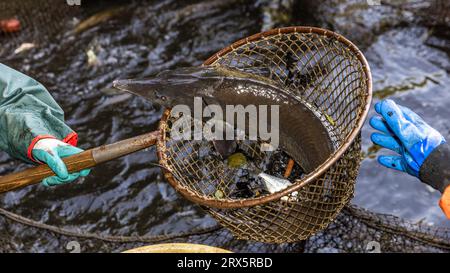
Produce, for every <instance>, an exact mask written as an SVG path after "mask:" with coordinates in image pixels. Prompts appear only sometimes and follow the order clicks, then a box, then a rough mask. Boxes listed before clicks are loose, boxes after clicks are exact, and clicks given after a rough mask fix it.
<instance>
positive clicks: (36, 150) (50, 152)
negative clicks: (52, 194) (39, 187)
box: [32, 138, 90, 186]
mask: <svg viewBox="0 0 450 273" xmlns="http://www.w3.org/2000/svg"><path fill="white" fill-rule="evenodd" d="M82 151H83V150H82V149H80V148H77V147H75V146H72V145H69V144H67V143H64V142H62V141H60V140H57V139H52V138H45V139H41V140H39V141H38V142H37V143H36V144H35V145H34V147H33V150H32V155H33V158H34V159H36V160H38V161H40V162H42V163H45V164H47V165H48V166H49V167H50V169H52V171H53V172H54V173H55V174H56V176H52V177H48V178H45V179H44V180H43V181H42V183H43V184H44V185H45V186H54V185H61V184H66V183H70V182H72V181H74V180H75V179H77V178H79V177H80V176H87V175H88V174H89V172H90V169H86V170H82V171H80V172H76V173H70V174H69V172H68V171H67V167H66V165H65V164H64V162H63V161H62V158H64V157H67V156H71V155H74V154H78V153H81V152H82Z"/></svg>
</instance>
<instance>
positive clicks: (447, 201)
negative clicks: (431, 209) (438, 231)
mask: <svg viewBox="0 0 450 273" xmlns="http://www.w3.org/2000/svg"><path fill="white" fill-rule="evenodd" d="M439 206H440V207H441V209H442V211H443V212H444V213H445V216H447V218H448V219H450V186H448V187H447V188H445V190H444V193H443V194H442V197H441V200H440V201H439Z"/></svg>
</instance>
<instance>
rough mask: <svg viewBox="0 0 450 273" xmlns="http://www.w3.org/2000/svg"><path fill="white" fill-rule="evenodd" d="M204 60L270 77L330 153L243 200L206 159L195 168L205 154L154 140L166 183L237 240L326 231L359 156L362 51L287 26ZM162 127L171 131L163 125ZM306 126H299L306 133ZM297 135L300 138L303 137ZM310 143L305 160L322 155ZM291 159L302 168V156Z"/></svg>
mask: <svg viewBox="0 0 450 273" xmlns="http://www.w3.org/2000/svg"><path fill="white" fill-rule="evenodd" d="M205 65H212V66H225V67H229V68H233V69H238V70H242V71H244V72H246V73H250V74H254V75H258V76H263V77H268V78H271V79H272V80H274V81H275V82H277V84H279V85H280V86H282V87H283V89H284V90H286V92H288V93H290V94H292V95H293V96H295V97H296V98H298V99H299V100H300V101H301V102H302V104H303V105H305V106H307V107H308V109H310V111H312V112H314V113H315V115H317V117H318V118H319V119H320V120H321V122H322V123H323V125H324V126H325V127H326V129H327V132H328V134H329V139H330V141H331V142H332V144H333V146H334V147H335V151H334V152H333V153H331V154H330V155H328V154H324V155H321V156H322V158H325V159H326V160H324V162H321V161H319V160H315V161H311V162H310V163H311V164H310V166H309V167H308V168H305V169H306V174H305V175H302V176H297V177H289V181H290V186H288V187H287V188H285V189H283V190H280V191H277V192H271V193H267V194H264V195H261V196H252V197H242V196H237V195H233V192H234V191H235V188H236V181H235V180H234V179H231V178H230V175H228V174H229V173H230V172H229V171H227V169H224V168H221V167H220V166H218V165H217V164H211V166H208V165H207V166H206V171H201V170H203V169H205V167H204V166H205V164H204V159H203V158H201V157H199V156H197V154H198V153H195V152H191V151H195V150H196V149H195V147H193V146H192V145H191V143H189V142H187V141H184V142H177V143H175V144H174V143H173V142H172V141H170V139H167V140H166V141H165V142H164V143H165V145H158V151H159V158H160V164H161V165H163V166H166V168H165V169H164V170H163V171H164V173H165V178H166V180H168V181H169V183H170V184H171V185H172V186H173V187H174V188H175V189H176V190H177V191H178V192H180V193H181V194H182V195H183V196H184V197H186V198H187V199H189V200H191V201H193V202H195V203H196V204H199V205H201V206H202V207H203V208H204V209H205V210H206V211H207V212H208V213H210V214H211V215H212V216H213V217H214V218H215V219H217V220H218V221H219V223H220V224H221V225H223V226H224V227H226V228H228V229H229V230H230V231H231V232H232V233H233V234H234V235H235V236H236V237H238V238H240V239H247V240H255V241H260V242H266V243H288V242H297V241H300V240H305V239H307V238H309V237H310V236H311V235H313V234H315V233H317V232H318V231H320V230H322V229H323V228H325V227H326V226H327V225H328V224H329V223H330V222H331V221H332V220H333V219H334V218H335V217H336V215H337V214H338V213H339V212H340V211H341V209H342V208H343V207H344V206H345V205H346V204H347V203H348V202H349V201H350V199H351V198H352V197H353V190H354V185H355V181H356V177H357V174H358V169H359V164H360V161H361V147H360V146H361V144H360V137H359V130H360V128H361V126H362V124H363V122H364V120H365V118H366V115H367V112H368V109H369V106H370V101H371V95H372V93H371V92H372V90H371V76H370V71H369V67H368V64H367V61H366V60H365V58H364V56H363V55H362V54H361V52H360V51H359V50H358V49H357V48H356V47H355V46H354V45H353V44H352V43H351V42H349V41H348V40H347V39H345V38H344V37H342V36H340V35H338V34H336V33H333V32H331V31H327V30H324V29H319V28H310V27H288V28H281V29H274V30H271V31H268V32H264V33H259V34H256V35H254V36H251V37H248V38H245V39H243V40H240V41H238V42H236V43H234V44H232V45H231V46H229V47H227V48H225V49H223V50H221V51H220V52H219V53H217V54H215V55H213V57H211V58H210V59H208V60H207V61H206V62H205ZM163 120H164V118H163ZM163 123H164V122H163ZM305 123H306V122H305ZM162 126H163V127H167V129H169V130H170V125H164V124H163V125H162ZM280 130H283V128H280ZM309 130H310V128H309V127H308V126H306V125H305V127H304V130H303V131H304V132H305V135H306V132H308V131H309ZM299 134H303V133H299ZM296 138H298V139H300V142H301V141H303V140H304V141H306V138H305V139H304V135H298V136H296ZM318 138H319V136H316V139H318ZM316 141H317V140H316ZM313 144H314V140H313ZM313 144H311V143H308V145H304V146H299V148H300V149H304V151H303V152H304V153H303V154H304V155H305V157H304V158H302V159H304V161H305V162H307V161H308V160H309V159H310V158H313V157H314V156H316V155H317V153H320V152H321V151H320V149H315V147H314V145H313ZM253 150H258V149H257V148H256V149H253ZM286 152H289V151H286ZM253 154H254V153H252V156H251V157H253V158H255V156H254V155H253ZM183 156H184V157H185V158H180V157H183ZM327 157H328V158H327ZM297 163H298V164H300V166H303V167H304V165H303V164H304V162H303V161H302V162H297ZM180 165H182V166H180ZM186 171H187V172H190V173H192V174H194V175H192V176H187V175H186ZM217 192H219V193H220V194H219V195H218V194H217Z"/></svg>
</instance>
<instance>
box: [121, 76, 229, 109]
mask: <svg viewBox="0 0 450 273" xmlns="http://www.w3.org/2000/svg"><path fill="white" fill-rule="evenodd" d="M220 80H221V78H220V75H219V74H218V73H217V71H215V70H214V69H213V68H211V67H188V68H179V69H175V70H166V71H163V72H161V73H159V74H157V75H156V76H155V77H152V78H148V79H126V80H116V81H114V83H113V86H114V87H115V88H117V89H119V90H122V91H126V92H129V93H132V94H135V95H138V96H141V97H144V98H145V99H147V100H150V101H152V102H153V103H157V104H160V105H162V106H165V107H173V106H175V105H178V104H187V105H190V104H191V103H192V101H193V99H194V97H196V96H199V97H212V96H213V93H214V89H215V87H216V86H217V83H218V82H220Z"/></svg>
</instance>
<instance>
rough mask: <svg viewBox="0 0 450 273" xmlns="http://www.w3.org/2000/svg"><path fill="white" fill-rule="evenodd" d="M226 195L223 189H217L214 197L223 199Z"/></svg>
mask: <svg viewBox="0 0 450 273" xmlns="http://www.w3.org/2000/svg"><path fill="white" fill-rule="evenodd" d="M224 196H225V194H223V191H221V190H217V191H216V192H215V193H214V197H216V198H217V199H222V198H223V197H224Z"/></svg>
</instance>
